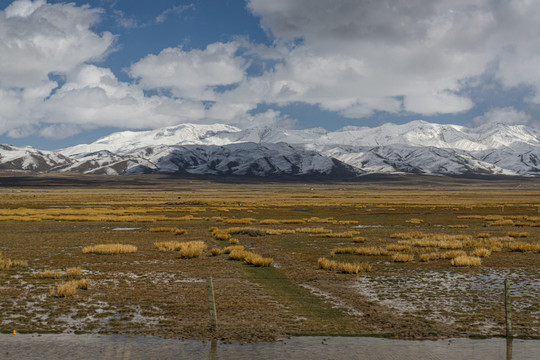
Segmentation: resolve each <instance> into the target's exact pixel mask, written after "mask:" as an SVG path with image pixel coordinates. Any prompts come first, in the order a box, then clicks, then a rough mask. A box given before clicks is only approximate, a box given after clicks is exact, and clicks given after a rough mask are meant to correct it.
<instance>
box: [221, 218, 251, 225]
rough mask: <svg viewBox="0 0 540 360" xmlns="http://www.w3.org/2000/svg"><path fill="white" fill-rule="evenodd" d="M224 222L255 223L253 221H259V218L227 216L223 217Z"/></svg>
mask: <svg viewBox="0 0 540 360" xmlns="http://www.w3.org/2000/svg"><path fill="white" fill-rule="evenodd" d="M223 222H224V223H225V224H253V223H256V222H257V219H253V218H242V219H235V218H226V219H223Z"/></svg>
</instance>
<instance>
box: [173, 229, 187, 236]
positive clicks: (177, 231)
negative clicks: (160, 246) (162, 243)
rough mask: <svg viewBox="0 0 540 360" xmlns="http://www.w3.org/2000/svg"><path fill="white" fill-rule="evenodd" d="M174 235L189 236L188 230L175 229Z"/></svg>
mask: <svg viewBox="0 0 540 360" xmlns="http://www.w3.org/2000/svg"><path fill="white" fill-rule="evenodd" d="M174 233H175V234H176V235H184V234H187V230H186V229H175V230H174Z"/></svg>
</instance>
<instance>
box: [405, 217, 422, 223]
mask: <svg viewBox="0 0 540 360" xmlns="http://www.w3.org/2000/svg"><path fill="white" fill-rule="evenodd" d="M407 222H408V223H409V224H413V225H420V224H421V223H423V222H424V220H422V219H414V218H413V219H409V220H407Z"/></svg>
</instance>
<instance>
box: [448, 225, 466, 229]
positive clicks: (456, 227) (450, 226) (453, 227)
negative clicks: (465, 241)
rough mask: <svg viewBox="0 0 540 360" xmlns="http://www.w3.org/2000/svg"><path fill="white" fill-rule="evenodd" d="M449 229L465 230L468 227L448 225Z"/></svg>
mask: <svg viewBox="0 0 540 360" xmlns="http://www.w3.org/2000/svg"><path fill="white" fill-rule="evenodd" d="M448 227H449V228H450V229H467V228H468V227H469V225H459V224H458V225H448Z"/></svg>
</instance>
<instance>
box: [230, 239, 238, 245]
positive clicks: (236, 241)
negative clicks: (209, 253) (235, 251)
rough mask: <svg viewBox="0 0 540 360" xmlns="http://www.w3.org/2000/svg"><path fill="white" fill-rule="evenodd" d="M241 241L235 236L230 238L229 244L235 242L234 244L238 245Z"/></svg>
mask: <svg viewBox="0 0 540 360" xmlns="http://www.w3.org/2000/svg"><path fill="white" fill-rule="evenodd" d="M239 242H240V241H239V240H238V239H235V238H230V239H229V244H233V245H236V244H238V243H239Z"/></svg>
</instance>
